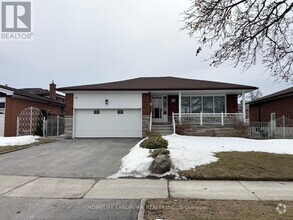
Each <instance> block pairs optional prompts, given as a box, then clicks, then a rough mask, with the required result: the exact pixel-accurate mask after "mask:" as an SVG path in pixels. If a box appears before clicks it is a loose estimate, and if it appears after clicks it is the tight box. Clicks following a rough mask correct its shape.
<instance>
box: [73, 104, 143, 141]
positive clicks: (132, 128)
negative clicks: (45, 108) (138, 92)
mask: <svg viewBox="0 0 293 220" xmlns="http://www.w3.org/2000/svg"><path fill="white" fill-rule="evenodd" d="M75 114H76V115H75V137H141V136H142V118H141V110H140V109H131V110H76V112H75Z"/></svg>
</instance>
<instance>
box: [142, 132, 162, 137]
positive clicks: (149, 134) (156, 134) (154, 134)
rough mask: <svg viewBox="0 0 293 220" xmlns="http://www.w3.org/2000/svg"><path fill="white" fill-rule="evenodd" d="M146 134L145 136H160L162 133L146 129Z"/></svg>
mask: <svg viewBox="0 0 293 220" xmlns="http://www.w3.org/2000/svg"><path fill="white" fill-rule="evenodd" d="M146 136H147V137H161V136H162V135H161V134H160V133H159V132H157V131H147V132H146Z"/></svg>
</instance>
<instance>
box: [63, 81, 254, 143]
mask: <svg viewBox="0 0 293 220" xmlns="http://www.w3.org/2000/svg"><path fill="white" fill-rule="evenodd" d="M254 89H257V88H256V87H252V86H245V85H237V84H230V83H221V82H212V81H203V80H194V79H184V78H177V77H141V78H135V79H130V80H124V81H118V82H111V83H103V84H95V85H82V86H73V87H64V88H59V89H58V90H59V91H62V92H64V93H66V98H65V105H66V108H65V109H66V112H65V134H66V136H67V137H68V138H94V137H142V136H144V134H145V132H147V131H148V130H151V129H152V128H153V127H154V126H156V125H163V126H166V127H167V128H168V129H169V128H170V127H171V129H172V125H174V121H175V119H174V118H175V117H177V118H179V119H180V120H181V117H186V116H188V117H193V118H194V121H197V122H198V123H200V125H203V124H208V123H209V122H210V119H213V123H220V125H221V124H222V125H224V123H228V119H230V118H231V116H232V115H233V116H234V117H239V116H240V117H242V118H244V119H245V112H243V113H238V104H237V99H238V96H240V95H242V96H243V95H245V93H246V92H249V91H252V90H254ZM243 105H245V102H244V103H243ZM173 127H174V126H173Z"/></svg>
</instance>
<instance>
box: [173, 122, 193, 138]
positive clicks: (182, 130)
mask: <svg viewBox="0 0 293 220" xmlns="http://www.w3.org/2000/svg"><path fill="white" fill-rule="evenodd" d="M189 129H191V124H189V123H182V124H181V125H180V124H178V125H176V133H177V134H179V135H186V134H187V130H189Z"/></svg>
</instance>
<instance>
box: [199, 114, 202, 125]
mask: <svg viewBox="0 0 293 220" xmlns="http://www.w3.org/2000/svg"><path fill="white" fill-rule="evenodd" d="M199 115H200V125H202V112H200V114H199Z"/></svg>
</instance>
